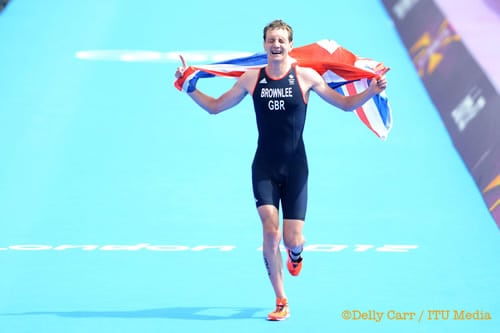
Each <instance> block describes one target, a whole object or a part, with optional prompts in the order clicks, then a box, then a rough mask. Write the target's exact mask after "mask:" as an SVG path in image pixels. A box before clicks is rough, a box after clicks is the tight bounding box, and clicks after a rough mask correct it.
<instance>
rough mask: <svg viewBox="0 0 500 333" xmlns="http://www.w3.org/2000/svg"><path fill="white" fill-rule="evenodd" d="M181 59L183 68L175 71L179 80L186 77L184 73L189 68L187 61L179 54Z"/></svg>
mask: <svg viewBox="0 0 500 333" xmlns="http://www.w3.org/2000/svg"><path fill="white" fill-rule="evenodd" d="M179 58H180V59H181V63H182V66H181V67H177V71H175V78H176V79H178V78H180V77H182V76H183V75H184V71H185V70H186V68H187V64H186V60H185V59H184V57H183V56H182V54H179Z"/></svg>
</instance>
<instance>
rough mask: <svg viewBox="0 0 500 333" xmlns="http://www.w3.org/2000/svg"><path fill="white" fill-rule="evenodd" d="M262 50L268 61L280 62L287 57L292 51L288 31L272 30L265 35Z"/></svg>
mask: <svg viewBox="0 0 500 333" xmlns="http://www.w3.org/2000/svg"><path fill="white" fill-rule="evenodd" d="M264 50H266V53H267V56H268V58H269V59H270V60H281V59H285V58H286V57H287V56H288V52H290V51H291V50H292V42H290V41H289V39H288V31H286V30H285V29H273V30H269V31H267V33H266V39H265V40H264Z"/></svg>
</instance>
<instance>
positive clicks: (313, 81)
mask: <svg viewBox="0 0 500 333" xmlns="http://www.w3.org/2000/svg"><path fill="white" fill-rule="evenodd" d="M301 79H302V82H303V83H304V84H305V88H309V89H311V90H313V91H314V92H316V93H317V94H318V95H319V96H320V97H321V98H322V99H324V100H325V101H326V102H328V103H330V104H331V105H333V106H336V107H338V108H340V109H342V110H344V111H352V110H355V109H357V108H358V107H360V106H361V105H363V104H365V103H366V102H367V101H368V100H370V98H372V97H373V96H375V95H376V94H379V93H381V92H382V91H384V89H385V88H386V86H387V81H386V79H385V77H384V76H383V75H382V76H380V78H379V79H378V80H375V79H373V80H371V82H370V85H369V86H368V88H367V89H366V90H364V91H363V92H361V93H359V94H356V95H351V96H344V95H342V94H339V93H338V92H337V91H336V90H334V89H332V88H330V86H328V84H327V83H326V82H325V80H324V79H323V77H321V75H319V74H318V73H317V72H316V71H315V70H313V69H311V68H301Z"/></svg>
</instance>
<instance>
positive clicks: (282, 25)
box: [264, 20, 293, 42]
mask: <svg viewBox="0 0 500 333" xmlns="http://www.w3.org/2000/svg"><path fill="white" fill-rule="evenodd" d="M275 29H283V30H286V31H287V32H288V41H289V42H291V41H293V29H292V27H291V26H290V25H289V24H288V23H286V22H285V21H283V20H274V21H272V22H270V23H269V24H268V25H266V26H265V27H264V40H266V34H267V32H268V31H269V30H275Z"/></svg>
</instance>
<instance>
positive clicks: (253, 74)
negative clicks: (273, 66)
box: [237, 69, 260, 94]
mask: <svg viewBox="0 0 500 333" xmlns="http://www.w3.org/2000/svg"><path fill="white" fill-rule="evenodd" d="M259 71H260V70H259V69H250V70H248V71H246V72H245V73H243V75H241V76H240V78H239V80H238V82H237V84H238V85H239V86H240V87H241V88H243V89H244V90H246V91H247V92H248V93H250V94H251V93H253V89H254V88H255V83H256V82H257V78H258V77H259Z"/></svg>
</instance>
